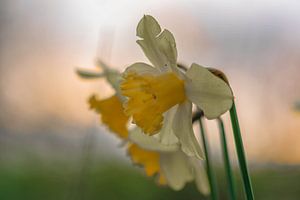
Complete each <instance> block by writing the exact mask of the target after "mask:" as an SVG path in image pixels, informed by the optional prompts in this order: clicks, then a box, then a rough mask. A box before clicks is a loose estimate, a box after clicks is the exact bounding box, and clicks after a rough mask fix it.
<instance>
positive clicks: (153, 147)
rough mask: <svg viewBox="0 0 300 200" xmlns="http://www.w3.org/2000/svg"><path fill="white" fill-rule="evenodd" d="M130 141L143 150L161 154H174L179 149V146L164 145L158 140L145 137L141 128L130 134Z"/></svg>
mask: <svg viewBox="0 0 300 200" xmlns="http://www.w3.org/2000/svg"><path fill="white" fill-rule="evenodd" d="M129 140H130V141H131V142H133V143H135V144H137V145H138V146H140V147H141V148H143V149H146V150H150V151H159V152H173V151H177V150H178V149H179V145H178V144H172V145H163V144H161V143H160V142H159V141H158V139H156V138H154V137H151V136H148V135H145V134H144V133H142V131H141V129H140V128H134V129H133V130H132V131H130V132H129Z"/></svg>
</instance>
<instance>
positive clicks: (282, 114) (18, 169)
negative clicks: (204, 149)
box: [0, 0, 300, 199]
mask: <svg viewBox="0 0 300 200" xmlns="http://www.w3.org/2000/svg"><path fill="white" fill-rule="evenodd" d="M299 7H300V3H299V2H298V1H293V0H290V1H280V0H274V1H271V0H263V1H257V0H255V1H251V2H242V1H237V0H230V1H226V2H225V1H217V0H213V1H206V0H203V1H193V0H188V1H171V0H162V1H161V0H160V1H158V0H154V1H136V0H134V1H129V0H125V1H117V0H111V1H106V0H86V1H78V0H72V1H71V0H60V1H58V0H54V1H38V0H28V1H21V0H14V1H9V0H3V1H1V3H0V29H1V34H0V92H1V95H0V108H1V115H0V162H1V165H0V199H41V198H43V199H76V198H78V199H99V198H101V197H102V198H103V199H106V198H107V199H120V198H121V197H122V198H123V199H127V198H128V199H169V198H173V199H188V198H189V199H197V198H198V196H197V195H199V194H198V193H197V191H196V189H195V188H193V187H194V186H193V185H191V187H188V188H186V189H185V190H183V191H181V192H178V193H174V192H172V191H171V190H168V189H167V188H157V187H156V186H155V185H154V184H153V183H152V182H153V181H149V180H148V179H146V178H145V177H144V175H143V174H142V172H139V171H135V170H133V169H131V168H130V167H129V164H130V161H129V160H128V159H127V158H126V156H125V155H124V153H123V151H121V150H119V149H118V148H116V145H118V144H119V141H118V140H117V139H116V138H114V137H111V136H110V135H109V134H102V133H104V132H106V131H107V130H106V129H105V128H103V127H102V126H101V125H100V124H99V121H98V117H97V115H96V114H94V113H93V112H90V111H89V110H88V104H87V103H86V101H87V98H88V97H89V95H90V94H92V93H97V94H99V97H101V98H106V97H109V96H111V95H112V94H113V90H112V89H111V88H110V87H109V86H108V85H107V84H105V81H104V80H97V81H94V82H89V83H85V82H83V81H80V79H78V77H77V76H76V74H75V73H74V69H75V66H90V67H91V68H93V66H94V58H95V57H100V58H102V59H103V60H104V61H106V62H107V63H109V64H110V65H112V66H117V67H116V69H118V70H121V71H122V70H123V69H125V67H127V66H129V65H130V64H132V63H133V62H135V61H136V60H140V61H145V62H147V59H146V58H145V57H144V55H143V53H142V52H141V51H140V49H139V47H138V45H136V43H135V40H136V36H135V28H136V24H137V22H138V21H139V19H140V18H141V17H142V16H143V14H151V15H153V16H154V17H156V18H157V19H158V21H160V23H161V24H163V25H164V27H166V28H168V29H169V30H170V31H172V33H173V34H174V36H175V38H176V42H177V49H178V54H179V55H180V59H181V60H179V62H181V63H184V64H185V65H188V66H189V65H190V64H191V63H192V62H196V63H199V64H202V65H204V66H207V67H215V68H219V69H221V70H222V71H224V72H225V73H226V75H227V77H228V78H229V80H230V83H231V85H232V87H233V90H234V93H235V98H236V104H237V108H238V112H239V116H240V123H241V129H242V133H243V137H244V143H245V148H246V151H247V155H248V158H249V162H250V171H251V174H252V175H253V184H254V192H255V193H256V197H257V199H261V198H263V199H276V198H277V199H298V198H297V197H299V196H300V191H299V188H298V185H299V183H300V182H299V180H300V179H299V178H300V167H299V165H298V164H299V162H300V145H299V144H298V143H299V140H300V136H299V131H300V123H299V120H300V119H299V116H298V115H295V114H294V112H293V110H291V105H292V104H293V103H294V102H295V101H296V100H297V99H299V98H300V96H299V95H300V93H299V91H300V84H299V83H298V80H297V79H298V76H299V73H300V66H299V65H300V55H299V52H300V13H299ZM228 119H229V118H228V116H227V115H226V116H225V119H224V120H225V122H226V128H227V129H228V131H227V133H230V124H229V120H228ZM207 126H208V131H209V139H210V142H211V146H212V147H213V149H212V151H213V154H214V157H215V158H216V161H215V163H216V165H217V166H218V164H219V163H221V158H220V155H221V154H220V149H219V146H220V145H219V137H218V132H217V126H216V122H215V121H208V122H207ZM228 140H229V144H230V152H231V154H232V156H231V157H232V159H233V162H234V164H236V156H235V151H234V148H233V145H232V143H233V140H232V137H231V134H229V135H228ZM217 175H218V177H219V178H220V179H221V178H222V176H223V173H222V171H220V172H219V173H218V174H217ZM237 181H240V180H239V179H237ZM220 184H222V182H220ZM79 188H80V189H79ZM221 188H223V190H222V191H221V192H222V194H223V193H225V194H226V187H225V186H224V187H221ZM274 194H276V195H274ZM200 198H201V197H199V198H198V199H200ZM224 199H225V197H224Z"/></svg>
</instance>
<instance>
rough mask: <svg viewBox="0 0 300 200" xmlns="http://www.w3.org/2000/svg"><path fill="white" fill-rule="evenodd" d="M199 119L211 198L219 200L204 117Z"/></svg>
mask: <svg viewBox="0 0 300 200" xmlns="http://www.w3.org/2000/svg"><path fill="white" fill-rule="evenodd" d="M198 120H199V125H200V133H201V137H202V142H203V148H204V153H205V161H206V170H207V176H208V180H209V185H210V190H211V199H212V200H217V199H218V188H217V184H216V179H215V175H214V173H213V169H212V165H211V160H210V156H209V154H210V153H209V145H208V142H207V138H206V133H205V130H204V127H203V122H202V117H200V118H198Z"/></svg>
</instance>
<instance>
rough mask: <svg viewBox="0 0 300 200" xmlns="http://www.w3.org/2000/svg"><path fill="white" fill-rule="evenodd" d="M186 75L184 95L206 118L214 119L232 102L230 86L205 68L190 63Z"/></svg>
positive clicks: (229, 106) (226, 109)
mask: <svg viewBox="0 0 300 200" xmlns="http://www.w3.org/2000/svg"><path fill="white" fill-rule="evenodd" d="M186 76H187V77H188V78H189V79H190V80H189V81H186V85H185V89H186V95H187V97H188V99H189V100H190V101H192V102H193V103H195V104H196V105H197V106H198V107H199V108H200V109H201V110H203V112H204V115H205V116H206V117H207V118H208V119H215V118H217V117H219V116H220V115H222V114H223V113H225V112H226V111H228V110H229V109H230V108H231V106H232V103H233V94H232V91H231V88H230V87H229V86H228V85H227V84H226V83H225V82H224V81H223V80H222V79H220V78H218V77H217V76H215V75H214V74H212V73H211V72H210V71H208V70H207V69H206V68H204V67H202V66H200V65H197V64H192V66H191V67H190V68H189V69H188V71H187V73H186Z"/></svg>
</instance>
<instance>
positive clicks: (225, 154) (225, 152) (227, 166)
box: [218, 118, 236, 200]
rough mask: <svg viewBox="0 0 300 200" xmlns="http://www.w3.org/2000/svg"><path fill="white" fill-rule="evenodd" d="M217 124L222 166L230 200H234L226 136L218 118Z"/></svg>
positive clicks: (221, 122) (234, 193)
mask: <svg viewBox="0 0 300 200" xmlns="http://www.w3.org/2000/svg"><path fill="white" fill-rule="evenodd" d="M218 123H219V130H220V137H221V145H222V149H223V158H224V164H225V170H226V175H227V180H228V187H229V195H230V199H231V200H236V192H235V187H234V179H233V175H232V169H231V165H230V159H229V154H228V149H227V141H226V134H225V129H224V123H223V120H222V119H221V118H218Z"/></svg>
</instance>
